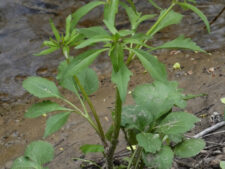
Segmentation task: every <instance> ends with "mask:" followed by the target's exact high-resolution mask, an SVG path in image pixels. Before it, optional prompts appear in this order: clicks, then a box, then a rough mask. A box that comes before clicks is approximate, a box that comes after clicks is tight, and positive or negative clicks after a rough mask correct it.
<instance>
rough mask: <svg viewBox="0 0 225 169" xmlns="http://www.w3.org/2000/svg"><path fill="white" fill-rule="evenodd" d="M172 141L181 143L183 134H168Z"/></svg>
mask: <svg viewBox="0 0 225 169" xmlns="http://www.w3.org/2000/svg"><path fill="white" fill-rule="evenodd" d="M167 135H168V137H169V139H170V141H172V142H173V143H175V144H177V143H180V142H181V141H182V140H183V137H184V136H183V134H167Z"/></svg>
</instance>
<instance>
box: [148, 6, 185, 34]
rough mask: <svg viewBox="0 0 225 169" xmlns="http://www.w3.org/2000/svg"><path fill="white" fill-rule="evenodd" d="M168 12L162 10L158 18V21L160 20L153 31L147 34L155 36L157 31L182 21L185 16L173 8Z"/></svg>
mask: <svg viewBox="0 0 225 169" xmlns="http://www.w3.org/2000/svg"><path fill="white" fill-rule="evenodd" d="M166 12H167V10H163V11H161V13H160V16H159V18H158V21H160V22H159V23H158V24H157V25H156V26H155V27H153V28H152V29H151V31H150V32H148V33H147V35H149V36H153V35H154V34H155V33H157V32H158V31H160V30H161V29H163V28H165V27H167V26H169V25H173V24H178V23H180V21H181V20H182V18H183V15H181V14H179V13H177V12H174V11H173V10H171V11H169V13H168V14H166Z"/></svg>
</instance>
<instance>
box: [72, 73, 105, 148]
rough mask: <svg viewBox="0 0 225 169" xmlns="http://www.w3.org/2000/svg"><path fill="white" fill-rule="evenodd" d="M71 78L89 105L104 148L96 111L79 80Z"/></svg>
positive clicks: (103, 137) (103, 139)
mask: <svg viewBox="0 0 225 169" xmlns="http://www.w3.org/2000/svg"><path fill="white" fill-rule="evenodd" d="M73 77H74V80H75V82H76V83H77V85H78V87H79V88H80V90H81V93H82V95H83V96H84V98H85V100H86V101H87V103H88V105H89V107H90V109H91V112H92V114H93V116H94V119H95V121H96V123H97V126H98V129H99V132H100V138H101V140H102V143H103V144H104V146H105V147H106V146H107V142H106V139H105V134H104V131H103V129H102V125H101V123H100V120H99V117H98V115H97V112H96V110H95V108H94V106H93V104H92V102H91V100H90V99H89V97H88V95H87V93H86V92H85V90H84V88H83V86H82V85H81V84H80V81H79V79H78V78H77V77H76V76H75V75H74V76H73Z"/></svg>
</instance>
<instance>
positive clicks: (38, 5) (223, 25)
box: [0, 0, 225, 169]
mask: <svg viewBox="0 0 225 169" xmlns="http://www.w3.org/2000/svg"><path fill="white" fill-rule="evenodd" d="M87 2H88V1H71V0H66V1H65V0H64V1H62V0H56V1H54V3H53V2H52V1H50V0H49V1H48V0H45V1H41V0H32V1H31V0H29V1H28V0H22V1H19V0H7V1H4V0H0V44H1V45H0V59H1V62H0V154H1V156H0V169H3V168H4V169H5V168H10V166H11V164H12V160H13V159H15V158H16V157H18V156H19V155H21V154H22V153H23V151H24V148H25V146H26V144H28V143H30V142H31V141H33V140H37V139H41V138H42V136H43V131H44V125H45V121H46V118H44V117H40V118H38V119H32V120H31V119H25V118H24V117H23V115H24V112H25V111H26V109H27V108H28V107H29V106H30V105H31V104H32V103H35V102H36V101H38V100H37V99H36V98H34V97H32V96H30V95H29V94H27V93H25V91H24V90H23V89H22V86H21V84H22V81H23V80H24V79H25V78H26V77H27V76H30V75H38V76H42V77H46V78H48V79H51V80H54V77H55V75H56V74H57V65H58V63H59V62H60V61H61V60H62V59H63V58H62V57H61V56H60V54H59V53H54V54H52V55H50V56H41V57H37V56H33V54H34V53H37V52H38V51H40V46H41V43H42V41H43V40H46V39H48V37H49V36H52V33H51V30H50V26H49V22H48V21H49V19H50V18H53V20H54V22H55V23H56V25H57V27H58V28H59V29H60V30H61V31H63V27H64V19H65V17H66V16H67V15H68V14H70V13H71V12H73V11H75V10H76V9H77V8H78V7H80V6H82V5H83V4H85V3H87ZM166 2H167V1H166ZM161 5H162V6H166V3H161ZM137 6H138V8H139V9H142V11H144V12H146V13H148V11H149V9H151V10H154V9H152V8H150V7H149V6H146V4H145V3H140V2H137ZM197 6H198V7H199V8H200V9H201V10H203V11H204V12H205V14H206V15H207V17H208V18H209V20H210V21H211V23H212V24H211V29H212V32H211V34H207V32H206V30H205V28H204V25H203V23H202V22H200V20H199V18H198V17H197V16H196V15H194V14H190V11H187V12H184V13H183V14H184V15H185V19H184V21H183V23H182V24H181V25H180V26H174V27H169V28H167V29H164V30H163V31H162V32H161V33H160V34H158V35H157V38H158V39H159V41H157V42H156V43H155V44H159V43H162V42H163V41H167V40H171V39H173V38H175V37H176V36H177V35H179V34H181V33H183V34H185V35H187V36H189V37H191V38H193V40H194V41H195V42H197V43H198V44H199V45H200V46H201V47H202V48H204V49H205V50H207V51H208V52H210V53H211V54H210V55H208V54H200V53H193V52H187V51H164V50H161V51H159V52H158V53H156V55H157V56H158V58H159V59H160V60H161V61H162V62H163V63H164V64H166V66H167V70H168V72H169V78H170V79H171V80H177V81H178V82H179V84H180V87H181V88H184V92H185V93H191V94H199V93H206V94H208V96H204V97H200V98H196V99H194V100H191V101H189V102H188V106H187V109H186V110H187V111H188V112H190V113H193V114H195V115H197V116H198V117H199V118H201V122H199V123H198V124H197V125H196V128H195V129H193V131H192V132H191V133H189V135H194V134H195V133H198V132H200V131H202V130H203V129H205V128H207V127H209V126H211V125H213V124H214V123H216V122H215V121H212V120H211V117H212V116H213V115H214V112H218V113H219V114H221V115H222V114H223V112H224V105H222V103H221V102H220V98H221V97H225V50H224V46H225V22H224V20H225V12H223V13H222V14H221V16H220V17H218V18H217V19H216V20H215V17H216V16H217V15H218V14H219V12H220V11H221V10H222V9H223V8H224V6H225V2H224V1H223V0H220V1H219V0H218V1H198V3H197ZM101 10H102V9H97V10H95V11H93V12H92V13H90V14H89V15H88V16H86V17H84V18H83V19H82V20H81V23H80V26H93V25H95V24H101V21H100V20H99V18H101V17H102V16H101V12H102V11H101ZM177 10H179V9H177ZM118 19H119V21H118V23H117V25H118V27H119V28H121V29H122V28H126V27H127V26H128V25H127V19H126V17H125V15H121V16H120V18H118ZM213 20H215V21H214V22H212V21H213ZM149 24H151V22H149V23H144V24H143V25H141V29H142V30H145V29H146V28H147V27H148V25H149ZM184 25H185V26H184ZM186 25H188V26H186ZM177 30H179V31H177ZM175 62H179V63H180V64H181V67H182V69H181V70H173V68H172V66H173V64H174V63H175ZM93 68H94V69H95V70H96V71H97V73H98V74H99V80H100V81H101V86H100V89H99V91H97V92H96V93H95V94H94V95H93V96H92V97H91V99H92V100H93V102H94V104H95V105H96V107H97V111H98V112H99V114H100V117H101V120H102V122H103V125H104V128H105V130H106V129H107V128H108V126H109V124H110V112H111V111H112V110H113V106H114V102H115V100H114V97H115V96H114V88H113V85H112V84H111V80H110V72H111V67H110V66H109V60H108V58H106V57H104V56H102V57H100V58H99V59H98V61H97V62H96V63H95V64H94V65H93ZM130 69H131V70H132V71H133V74H134V75H133V77H132V80H131V82H130V86H129V90H132V89H133V88H134V87H135V85H137V84H140V83H145V82H150V81H151V79H150V77H149V76H148V75H147V74H146V73H144V69H143V68H141V66H140V64H139V62H138V61H136V62H134V63H132V64H131V65H130ZM62 92H63V93H64V94H65V95H66V96H67V97H68V98H70V100H72V101H74V102H75V103H76V102H77V101H76V99H74V96H72V95H71V94H70V93H67V92H66V91H62ZM130 103H132V99H131V96H128V98H127V104H130ZM223 130H224V128H221V129H220V130H217V131H216V132H218V131H223ZM224 136H225V134H224V133H220V134H213V135H210V136H208V137H205V138H204V139H205V140H206V141H207V142H206V143H207V146H206V149H205V150H204V151H203V152H202V153H201V154H200V155H198V156H197V157H196V158H195V159H188V160H186V161H185V160H180V159H177V163H176V165H177V166H176V165H174V167H175V168H176V167H177V168H191V167H192V168H194V167H193V166H197V167H196V168H205V169H211V168H218V161H220V160H225V148H224V147H225V143H224V142H225V139H224V138H225V137H224ZM47 140H48V141H49V142H51V143H52V144H54V145H55V151H56V153H55V159H54V161H53V162H52V163H50V164H49V165H48V166H49V167H50V168H60V169H74V168H79V167H78V166H79V162H76V161H74V160H73V158H76V157H80V156H81V152H80V150H79V147H80V146H81V145H83V144H89V143H91V144H94V143H100V140H99V139H98V138H97V137H96V135H95V133H94V131H93V130H92V129H91V127H90V126H89V125H88V124H87V123H86V122H85V121H84V120H83V119H82V118H81V117H78V116H76V115H73V116H71V118H70V119H69V122H68V123H67V124H66V125H65V126H64V127H63V129H62V130H60V131H59V132H58V133H56V134H54V135H53V136H51V137H49V138H48V139H47ZM120 140H121V141H120V146H119V148H118V151H121V150H123V149H122V148H124V147H125V142H124V141H123V135H122V134H121V139H120ZM98 157H99V155H97V156H96V155H90V156H88V157H87V158H91V159H97V160H98ZM190 164H191V165H192V164H193V166H190Z"/></svg>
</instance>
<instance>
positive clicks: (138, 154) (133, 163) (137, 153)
mask: <svg viewBox="0 0 225 169" xmlns="http://www.w3.org/2000/svg"><path fill="white" fill-rule="evenodd" d="M142 150H143V149H142V148H141V147H137V148H136V150H135V151H134V153H133V154H132V156H131V159H130V162H129V164H128V167H127V169H131V167H132V166H134V168H133V169H138V165H139V161H140V159H141V153H142Z"/></svg>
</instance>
